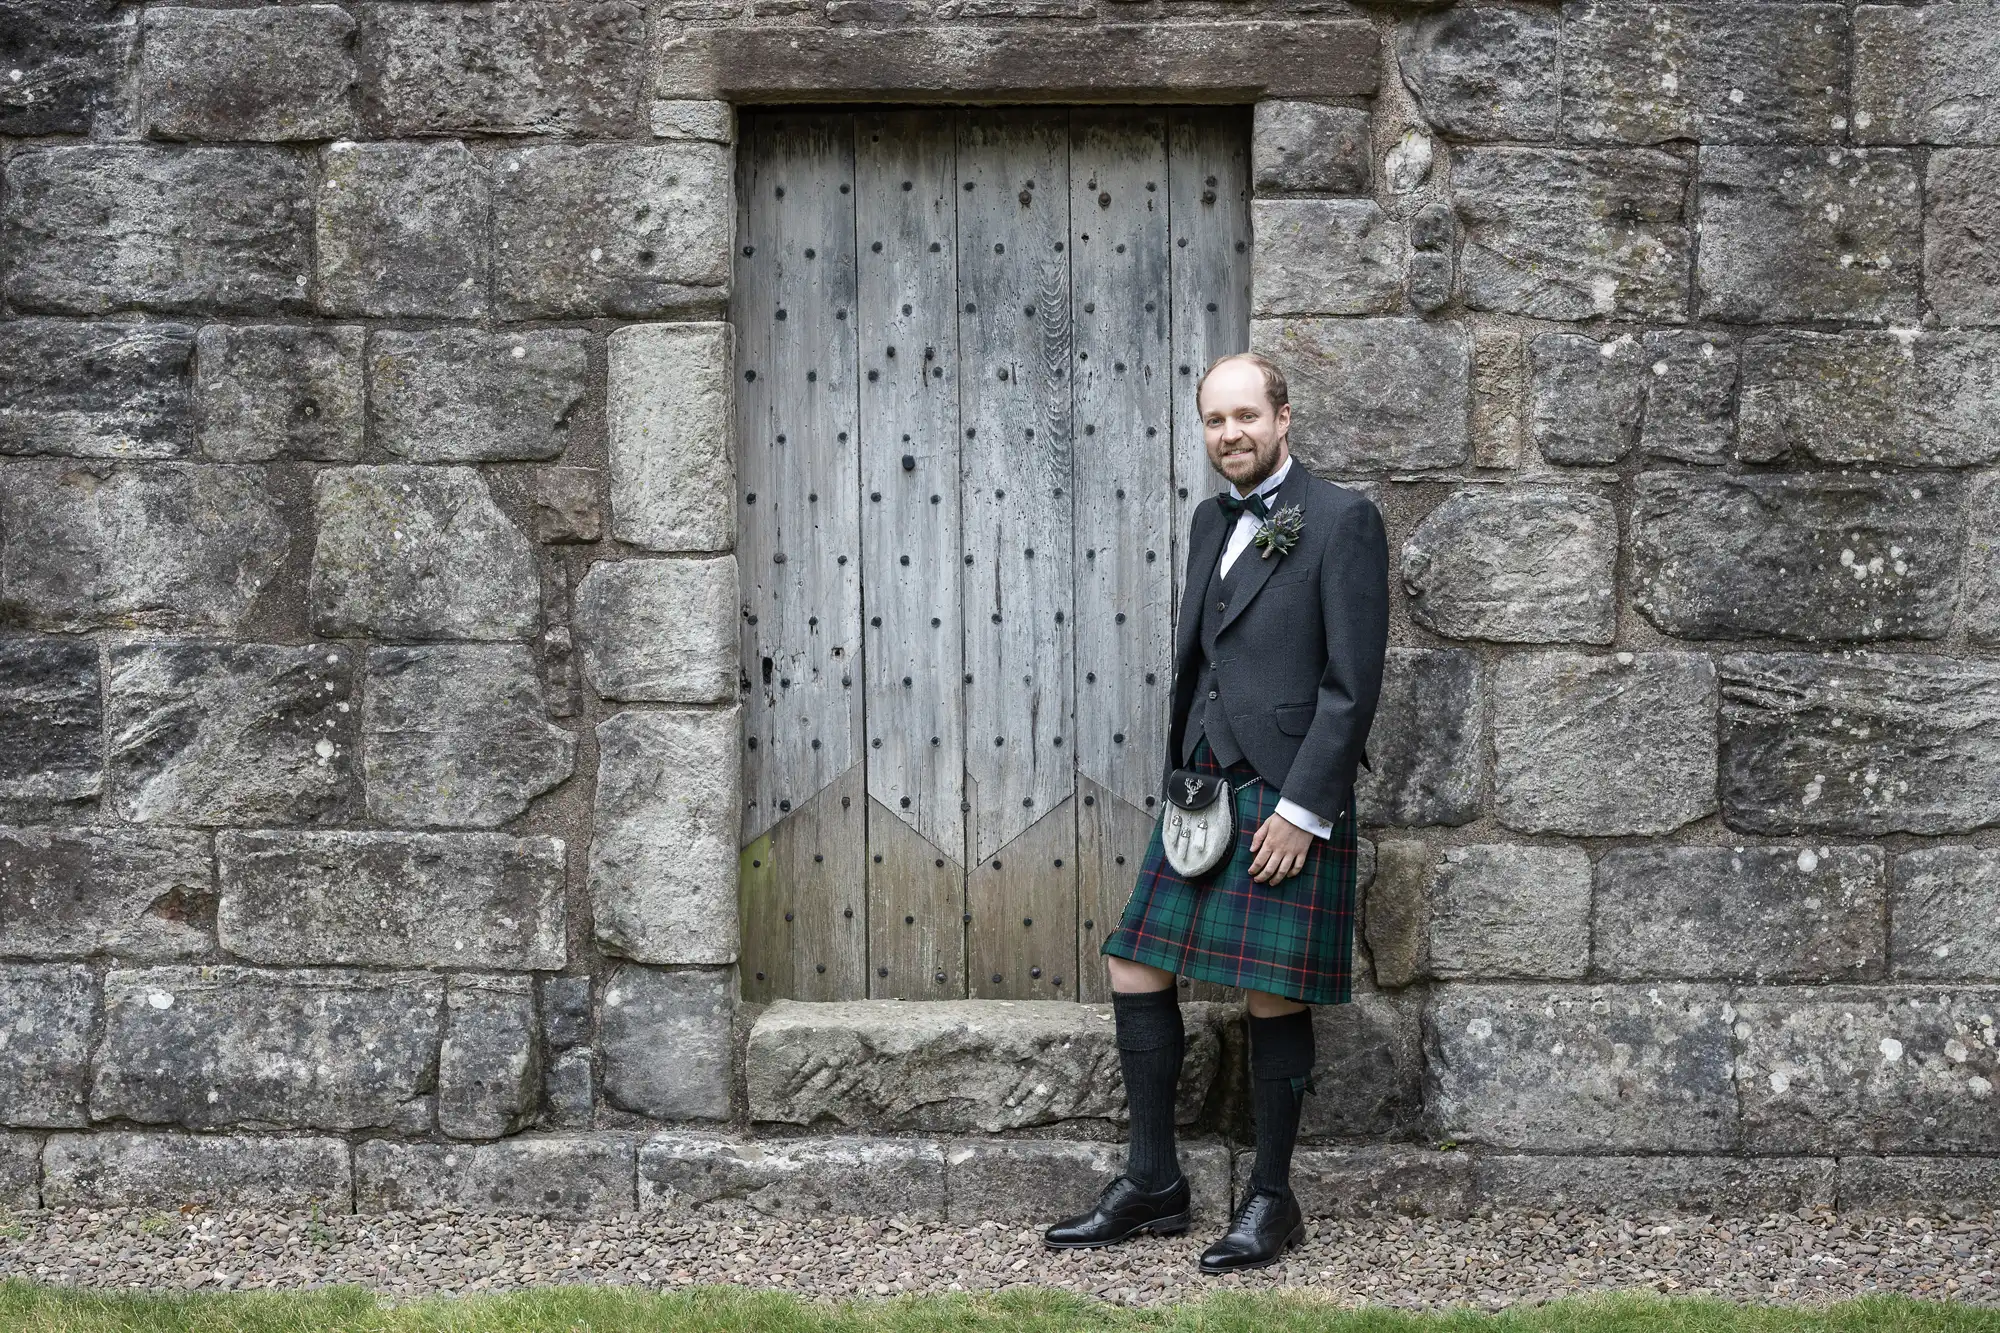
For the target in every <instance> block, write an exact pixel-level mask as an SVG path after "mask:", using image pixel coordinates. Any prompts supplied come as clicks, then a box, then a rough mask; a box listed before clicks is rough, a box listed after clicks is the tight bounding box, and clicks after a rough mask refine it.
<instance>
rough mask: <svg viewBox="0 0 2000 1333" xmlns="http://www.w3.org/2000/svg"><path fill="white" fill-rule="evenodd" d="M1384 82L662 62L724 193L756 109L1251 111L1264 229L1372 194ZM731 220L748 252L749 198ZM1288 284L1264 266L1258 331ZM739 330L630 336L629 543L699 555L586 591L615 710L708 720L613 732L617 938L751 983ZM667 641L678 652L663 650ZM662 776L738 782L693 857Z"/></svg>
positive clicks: (613, 459) (701, 49)
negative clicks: (672, 815)
mask: <svg viewBox="0 0 2000 1333" xmlns="http://www.w3.org/2000/svg"><path fill="white" fill-rule="evenodd" d="M1381 63H1382V43H1381V40H1380V37H1379V34H1378V31H1377V29H1376V26H1375V25H1374V24H1372V23H1370V22H1368V21H1367V20H1362V19H1338V20H1329V21H1289V20H1273V21H1248V22H1243V21H1238V22H1182V23H1166V22H1160V23H1133V24H1114V25H1102V26H1078V27H1076V28H1067V27H1064V28H1049V27H1029V26H1015V25H1001V26H971V25H967V26H951V25H907V26H904V27H898V28H878V29H868V28H862V29H834V30H830V31H829V30H808V29H799V28H775V27H711V28H701V29H693V30H688V31H686V32H683V33H680V34H677V35H675V36H673V37H670V38H668V39H667V40H666V42H665V44H664V45H663V46H662V48H661V49H660V52H659V60H658V62H657V65H656V71H657V78H656V84H655V92H656V93H657V94H658V100H656V101H655V102H654V104H653V107H652V124H653V130H654V134H655V135H656V137H658V138H660V139H662V140H677V141H683V142H687V143H689V144H691V145H693V144H705V145H714V146H716V147H718V148H719V149H720V151H721V152H722V153H723V154H724V155H725V157H726V158H727V161H726V163H725V165H724V170H725V172H726V173H727V176H726V177H725V178H733V174H734V167H735V163H734V156H735V142H736V135H735V110H736V107H737V106H739V105H740V106H752V105H758V106H762V105H777V104H797V105H813V104H839V103H872V104H876V105H882V104H898V103H906V104H938V103H952V104H971V105H981V104H996V103H1001V104H1034V103H1043V104H1047V103H1071V104H1078V103H1119V104H1149V105H1171V104H1240V105H1249V106H1251V107H1252V108H1253V124H1252V134H1251V158H1252V182H1251V187H1252V214H1253V230H1254V226H1255V223H1254V219H1255V217H1256V214H1257V212H1258V209H1259V199H1260V198H1262V197H1265V196H1267V195H1268V194H1269V193H1270V192H1271V189H1272V183H1273V180H1274V179H1275V180H1276V181H1277V185H1276V188H1277V190H1278V191H1279V192H1281V193H1284V194H1287V195H1297V194H1300V193H1306V194H1315V193H1318V194H1342V195H1355V194H1362V195H1364V196H1365V194H1366V191H1367V189H1368V185H1367V180H1368V175H1369V172H1368V168H1367V162H1368V160H1369V158H1370V157H1371V156H1372V152H1371V149H1370V146H1369V136H1368V126H1369V123H1370V122H1369V109H1368V108H1369V107H1371V106H1372V101H1370V100H1369V99H1372V97H1373V95H1374V94H1375V93H1376V92H1377V89H1378V85H1379V81H1380V77H1381V75H1380V67H1381ZM1302 118H1303V122H1302ZM1302 123H1303V124H1304V125H1305V126H1306V127H1307V128H1306V129H1304V130H1303V131H1302V130H1301V126H1302ZM1329 132H1336V133H1338V134H1341V135H1346V136H1348V137H1349V138H1350V139H1351V140H1352V141H1353V142H1352V143H1351V144H1350V145H1349V147H1350V151H1349V153H1348V156H1350V157H1356V158H1357V159H1358V163H1359V166H1358V172H1357V171H1356V169H1355V168H1354V167H1353V165H1352V164H1350V166H1349V167H1348V168H1345V169H1344V171H1345V174H1344V175H1342V174H1341V173H1335V174H1336V176H1338V177H1339V178H1338V179H1328V180H1324V181H1315V180H1311V179H1306V180H1304V181H1303V183H1301V180H1300V179H1296V178H1293V179H1286V178H1285V177H1286V175H1287V173H1288V172H1290V173H1291V175H1292V176H1293V177H1296V174H1297V173H1296V171H1295V170H1293V168H1295V167H1296V159H1297V157H1298V155H1299V154H1300V153H1301V152H1302V151H1303V152H1307V153H1310V151H1311V147H1310V144H1309V142H1308V141H1309V140H1313V139H1315V138H1316V137H1323V136H1324V135H1326V134H1327V133H1329ZM1295 136H1296V137H1297V138H1298V142H1294V141H1293V140H1294V137H1295ZM1288 164H1289V165H1288ZM1307 174H1308V176H1310V174H1311V173H1307ZM1359 202H1361V201H1359V200H1357V203H1359ZM730 213H731V222H730V227H731V229H732V234H731V243H730V248H731V251H732V252H733V250H734V246H735V237H734V234H733V229H734V227H735V225H736V223H735V218H734V206H733V199H732V201H731V208H730ZM1265 279H1266V275H1265V274H1264V273H1263V272H1262V271H1261V267H1260V265H1259V263H1258V262H1257V261H1256V256H1255V254H1254V252H1253V263H1252V316H1253V319H1254V318H1255V315H1256V312H1257V311H1258V310H1259V309H1260V308H1261V304H1262V303H1261V301H1260V298H1259V293H1258V289H1259V287H1260V286H1262V284H1263V283H1264V281H1265ZM718 313H719V314H720V315H721V318H720V319H715V320H713V321H712V322H680V323H662V324H646V325H633V326H628V327H626V328H623V329H620V330H618V331H616V332H615V333H613V334H612V335H611V337H610V339H609V348H608V371H609V377H608V378H609V385H608V408H609V413H608V415H609V418H610V440H609V470H610V473H611V478H610V480H611V501H612V534H613V535H614V536H615V537H616V538H618V539H619V540H620V541H623V542H626V543H628V544H631V545H632V546H634V547H637V548H639V549H640V550H643V551H646V552H648V553H652V554H655V555H662V556H669V557H680V558H677V559H664V560H659V559H656V560H650V561H643V562H619V563H616V564H609V565H603V566H599V567H597V568H595V569H593V571H592V574H591V576H590V577H589V578H586V580H585V581H584V584H583V585H582V586H581V587H579V589H578V594H577V597H578V613H579V617H580V618H581V619H583V620H585V621H587V622H590V623H593V624H594V625H595V626H596V627H597V629H596V632H595V633H593V634H589V635H587V637H586V641H585V643H584V644H583V645H582V646H583V649H584V652H585V657H586V667H587V668H588V669H589V670H590V673H591V675H592V677H593V679H594V681H595V683H596V684H597V688H598V690H599V693H600V694H602V695H604V696H605V697H607V699H628V700H634V701H644V702H648V703H653V704H680V705H691V707H687V708H685V709H682V708H671V709H657V708H655V709H649V710H646V711H644V712H640V713H627V714H623V715H614V716H613V717H612V718H611V719H609V720H608V721H607V722H606V724H605V725H604V726H603V727H600V761H599V788H598V797H597V809H596V818H595V823H594V829H593V841H594V845H593V849H592V854H591V862H592V874H591V896H592V899H593V908H594V912H595V915H596V924H597V928H596V934H597V937H598V939H599V940H600V942H603V943H607V944H610V945H611V946H613V950H614V951H615V952H618V953H621V954H623V955H624V956H625V957H628V958H630V959H632V960H633V961H636V962H642V963H654V964H668V965H691V964H692V965H709V966H714V965H728V964H734V963H735V962H736V961H737V960H738V958H739V954H740V943H741V929H740V921H739V916H738V910H739V909H738V891H739V882H738V881H739V875H738V864H737V852H738V849H737V846H736V828H737V814H738V811H740V809H741V805H742V795H743V792H742V765H741V763H740V755H741V753H742V746H743V743H744V742H743V728H742V718H741V706H740V703H739V702H738V687H737V681H738V671H739V657H738V654H739V649H738V634H739V630H740V604H741V590H740V581H739V577H738V569H737V564H736V541H737V531H736V514H735V503H734V496H735V490H736V459H737V458H738V456H739V455H738V452H737V445H736V440H735V434H734V432H735V412H734V404H733V391H734V383H733V377H734V373H735V370H734V359H735V358H734V329H733V326H732V324H731V323H730V322H729V314H728V311H727V309H726V308H725V309H723V310H722V311H719V312H718ZM663 626H669V627H671V628H670V629H669V631H668V633H669V636H670V638H671V639H672V640H673V641H672V642H669V643H666V644H662V643H660V642H658V641H657V638H658V636H659V635H660V633H661V629H662V627H663ZM628 627H629V628H628ZM641 640H645V641H644V642H642V641H641ZM621 662H625V663H630V664H632V665H631V670H629V671H628V672H627V673H626V674H627V675H629V676H630V677H632V679H630V680H629V681H625V682H621V681H620V680H619V679H618V677H619V674H620V672H619V664H620V663H621ZM662 663H666V664H668V665H669V666H670V670H669V671H668V672H667V673H666V674H671V675H672V676H673V677H674V680H675V684H674V685H673V686H671V687H669V688H666V689H660V688H657V687H655V686H654V685H653V684H651V683H650V682H649V681H648V680H647V679H646V677H648V676H655V675H658V674H660V673H659V672H658V671H657V668H659V667H660V666H661V665H662ZM628 733H629V734H628ZM662 759H664V760H665V761H666V762H668V763H671V764H673V765H675V766H676V767H678V768H679V769H680V770H681V771H684V772H688V773H708V774H713V775H714V778H715V780H714V781H713V782H712V783H706V784H703V785H704V788H705V790H704V791H703V793H702V794H701V795H700V796H699V797H698V798H696V799H695V802H694V803H695V804H696V805H697V806H698V807H699V808H698V809H696V810H693V811H691V814H692V815H693V818H694V821H695V824H696V830H695V832H694V834H693V837H692V839H691V842H689V843H688V844H687V845H675V846H672V847H671V848H669V847H667V846H666V845H665V844H663V843H662V841H661V830H660V829H659V828H657V827H655V826H654V825H655V823H656V820H657V813H658V812H657V811H656V810H654V809H652V807H651V805H650V804H649V803H643V802H642V803H640V807H635V808H634V809H631V810H625V809H622V808H620V807H621V802H620V798H619V797H618V795H617V793H618V791H619V790H621V789H623V788H630V787H631V786H632V785H633V783H632V782H631V779H632V778H633V776H634V770H636V769H637V768H638V767H641V766H644V765H648V764H651V763H657V762H660V761H661V760H662ZM621 769H622V770H626V771H624V772H622V773H621V772H619V770H621ZM641 785H643V784H641ZM641 807H642V808H641ZM600 867H603V868H604V872H603V873H602V874H600V873H599V869H600ZM738 989H739V990H740V986H739V987H738Z"/></svg>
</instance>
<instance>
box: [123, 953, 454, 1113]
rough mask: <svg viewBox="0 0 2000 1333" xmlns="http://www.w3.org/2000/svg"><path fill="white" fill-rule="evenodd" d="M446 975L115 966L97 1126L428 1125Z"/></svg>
mask: <svg viewBox="0 0 2000 1333" xmlns="http://www.w3.org/2000/svg"><path fill="white" fill-rule="evenodd" d="M443 1020H444V979H443V978H442V977H436V976H431V975H429V974H425V973H410V972H348V971H340V970H315V971H299V972H277V971H267V970H265V969H261V968H250V967H229V966H222V967H214V966H211V967H192V966H183V967H154V968H144V969H138V970H120V969H113V970H112V971H111V972H110V973H109V974H107V975H106V977H105V979H104V1020H103V1022H104V1027H103V1032H104V1035H103V1037H102V1039H101V1040H100V1042H99V1044H98V1047H97V1055H96V1060H95V1062H94V1065H93V1071H94V1078H93V1081H92V1084H91V1090H90V1113H91V1116H92V1118H93V1119H96V1120H136V1121H139V1122H140V1123H142V1124H178V1125H184V1126H186V1127H187V1128H189V1129H219V1128H222V1127H224V1126H232V1125H240V1126H244V1127H247V1128H253V1129H255V1128H270V1129H396V1130H402V1131H405V1132H409V1131H421V1130H424V1129H427V1128H428V1127H429V1126H430V1121H431V1096H430V1094H431V1091H432V1088H433V1086H434V1083H435V1080H436V1077H437V1075H436V1068H437V1064H436V1062H437V1047H438V1036H439V1030H440V1029H441V1027H442V1026H443Z"/></svg>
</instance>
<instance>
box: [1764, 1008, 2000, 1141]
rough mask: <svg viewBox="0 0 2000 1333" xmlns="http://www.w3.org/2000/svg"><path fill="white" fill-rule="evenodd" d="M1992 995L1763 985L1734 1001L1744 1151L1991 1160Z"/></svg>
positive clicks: (1998, 1074) (1996, 1062) (1999, 1053)
mask: <svg viewBox="0 0 2000 1333" xmlns="http://www.w3.org/2000/svg"><path fill="white" fill-rule="evenodd" d="M1996 1013H2000V991H1995V990H1992V989H1985V990H1980V989H1974V988H1970V987H1938V988H1920V987H1908V986H1870V987H1859V986H1827V987H1814V988H1806V987H1798V988H1785V987H1770V988H1760V989H1756V990H1746V991H1743V992H1740V993H1739V994H1738V995H1737V997H1736V1019H1735V1022H1736V1036H1737V1050H1738V1055H1737V1060H1736V1085H1737V1090H1738V1093H1739V1095H1740V1097H1741V1099H1742V1108H1743V1146H1744V1147H1745V1148H1746V1149H1748V1150H1750V1151H1753V1152H1781V1153H1792V1152H1798V1153H1804V1152H1811V1153H1838V1154H1841V1155H1843V1156H1844V1155H1846V1154H1848V1153H1952V1152H1965V1153H1990V1152H1992V1151H1993V1150H1994V1149H1995V1147H2000V1116H1996V1115H1995V1114H1994V1113H1993V1109H1994V1096H1993V1083H1994V1080H1995V1079H1996V1078H2000V1036H1996V1035H1995V1032H1994V1026H1993V1023H1994V1017H1995V1015H1996Z"/></svg>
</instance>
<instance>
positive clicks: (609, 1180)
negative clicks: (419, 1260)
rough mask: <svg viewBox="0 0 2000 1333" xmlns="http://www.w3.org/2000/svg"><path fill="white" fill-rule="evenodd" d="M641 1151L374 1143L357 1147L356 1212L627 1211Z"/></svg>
mask: <svg viewBox="0 0 2000 1333" xmlns="http://www.w3.org/2000/svg"><path fill="white" fill-rule="evenodd" d="M636 1153H637V1147H636V1145H635V1144H634V1143H633V1141H632V1139H631V1138H630V1137H629V1136H627V1135H623V1134H573V1135H572V1134H550V1135H539V1134H537V1135H522V1136H521V1137H519V1138H511V1139H506V1140H503V1141H502V1142H499V1143H397V1142H395V1141H393V1140H390V1139H371V1140H369V1141H367V1142H365V1143H361V1144H357V1145H356V1146H355V1149H354V1204H355V1211H356V1212H361V1213H401V1212H431V1211H434V1210H436V1209H440V1208H450V1209H462V1210H464V1211H465V1212H468V1213H533V1214H538V1215H540V1216H544V1217H573V1218H574V1217H604V1216H610V1215H614V1214H618V1213H629V1212H631V1211H632V1210H633V1194H632V1185H633V1174H634V1167H633V1160H634V1157H635V1156H636Z"/></svg>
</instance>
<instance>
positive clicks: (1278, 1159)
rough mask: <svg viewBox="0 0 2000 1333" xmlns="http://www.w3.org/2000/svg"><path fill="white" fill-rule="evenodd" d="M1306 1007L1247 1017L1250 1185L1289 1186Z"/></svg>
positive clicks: (1307, 1062)
mask: <svg viewBox="0 0 2000 1333" xmlns="http://www.w3.org/2000/svg"><path fill="white" fill-rule="evenodd" d="M1315 1054H1316V1052H1315V1051H1314V1049H1313V1025H1312V1010H1311V1009H1310V1008H1306V1009H1300V1010H1298V1011H1297V1012H1296V1013H1290V1014H1280V1015H1279V1016H1278V1017H1276V1018H1258V1017H1257V1016H1256V1015H1254V1014H1253V1015H1251V1016H1250V1083H1251V1097H1252V1104H1253V1105H1254V1107H1255V1109H1256V1114H1257V1162H1256V1165H1255V1166H1254V1167H1253V1168H1252V1169H1251V1172H1250V1188H1251V1189H1253V1190H1259V1189H1261V1190H1264V1191H1266V1192H1267V1193H1271V1194H1278V1195H1288V1194H1290V1193H1291V1191H1292V1145H1293V1144H1294V1143H1295V1142H1297V1140H1298V1137H1299V1104H1300V1102H1302V1101H1303V1100H1304V1099H1305V1093H1306V1088H1307V1087H1308V1086H1309V1082H1310V1077H1311V1074H1312V1068H1313V1058H1314V1056H1315Z"/></svg>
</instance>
